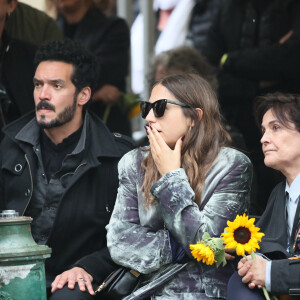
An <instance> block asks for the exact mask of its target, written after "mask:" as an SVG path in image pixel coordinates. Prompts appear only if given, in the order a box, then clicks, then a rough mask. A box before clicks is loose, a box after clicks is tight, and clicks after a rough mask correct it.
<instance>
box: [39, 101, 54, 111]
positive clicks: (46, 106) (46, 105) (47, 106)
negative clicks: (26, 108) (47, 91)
mask: <svg viewBox="0 0 300 300" xmlns="http://www.w3.org/2000/svg"><path fill="white" fill-rule="evenodd" d="M40 109H49V110H53V111H55V106H54V105H52V104H51V103H49V102H48V101H41V102H40V103H38V105H37V106H36V110H37V111H38V110H40Z"/></svg>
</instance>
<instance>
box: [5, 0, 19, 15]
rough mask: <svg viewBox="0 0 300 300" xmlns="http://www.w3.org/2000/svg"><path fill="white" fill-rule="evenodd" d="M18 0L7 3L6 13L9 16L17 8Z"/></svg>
mask: <svg viewBox="0 0 300 300" xmlns="http://www.w3.org/2000/svg"><path fill="white" fill-rule="evenodd" d="M17 5H18V0H12V1H11V2H10V3H8V11H7V13H8V14H9V15H10V14H11V13H12V12H13V11H14V10H15V9H16V7H17Z"/></svg>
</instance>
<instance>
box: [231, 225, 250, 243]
mask: <svg viewBox="0 0 300 300" xmlns="http://www.w3.org/2000/svg"><path fill="white" fill-rule="evenodd" d="M233 236H234V239H235V241H236V242H237V243H240V244H246V243H248V242H249V241H250V238H251V232H250V230H249V229H248V228H246V227H239V228H237V229H236V230H235V231H234V234H233Z"/></svg>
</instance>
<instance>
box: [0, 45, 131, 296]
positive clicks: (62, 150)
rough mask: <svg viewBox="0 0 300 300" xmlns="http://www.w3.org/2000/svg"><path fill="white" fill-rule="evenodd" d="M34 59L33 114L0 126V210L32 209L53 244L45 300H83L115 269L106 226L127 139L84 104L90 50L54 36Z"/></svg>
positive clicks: (43, 238)
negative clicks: (47, 298) (48, 298)
mask: <svg viewBox="0 0 300 300" xmlns="http://www.w3.org/2000/svg"><path fill="white" fill-rule="evenodd" d="M35 62H36V65H37V68H36V72H35V75H34V79H33V81H34V101H35V108H36V111H35V116H34V114H28V115H25V116H24V117H22V118H20V119H18V120H16V121H15V122H13V123H11V124H9V125H8V126H7V127H6V128H5V129H4V134H5V137H4V139H3V141H2V144H1V148H0V151H1V153H0V166H1V169H0V209H15V210H16V211H18V212H19V213H20V214H21V215H26V216H31V217H32V218H33V221H32V234H33V237H34V239H35V241H36V242H37V243H38V244H47V245H48V246H49V247H51V248H52V256H51V258H49V259H47V260H46V278H47V288H48V291H49V296H50V289H51V291H52V293H53V295H52V296H51V300H54V299H69V298H70V299H89V298H90V297H91V295H93V293H94V292H93V289H94V288H95V287H96V285H97V284H99V283H101V282H102V280H103V279H104V278H106V276H107V275H108V274H109V273H110V272H111V271H112V270H113V269H114V264H113V262H112V260H111V258H110V256H109V254H108V251H107V250H106V231H105V226H106V224H107V223H108V221H109V218H110V214H111V212H112V210H113V206H114V201H115V198H116V194H117V187H118V175H117V164H118V161H119V159H120V158H121V157H122V156H123V154H125V153H126V152H127V151H128V150H130V149H132V148H133V144H132V142H131V140H130V139H129V138H126V137H122V136H121V135H119V134H115V135H113V134H111V133H110V132H109V130H108V129H107V128H106V127H105V126H104V125H103V124H102V122H101V120H100V119H98V117H96V116H95V115H93V114H92V113H89V112H88V111H86V110H85V109H84V105H85V104H86V103H87V102H88V101H89V99H90V97H91V95H92V92H93V88H94V84H95V83H94V79H95V78H96V77H97V76H96V74H97V66H96V65H97V64H96V63H95V58H94V56H93V55H91V54H90V53H89V52H87V50H85V49H84V48H82V47H81V46H80V45H79V44H77V43H75V42H72V41H70V40H66V41H56V42H51V43H48V44H46V45H44V46H42V47H41V48H40V49H39V51H38V52H37V54H36V57H35ZM82 292H85V293H82Z"/></svg>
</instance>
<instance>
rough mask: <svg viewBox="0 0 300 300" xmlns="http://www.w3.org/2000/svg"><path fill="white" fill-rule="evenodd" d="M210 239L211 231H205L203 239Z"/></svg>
mask: <svg viewBox="0 0 300 300" xmlns="http://www.w3.org/2000/svg"><path fill="white" fill-rule="evenodd" d="M208 239H210V235H209V233H208V232H204V233H203V236H202V240H208Z"/></svg>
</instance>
